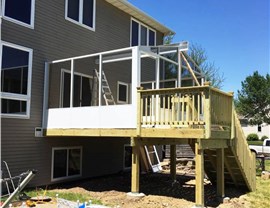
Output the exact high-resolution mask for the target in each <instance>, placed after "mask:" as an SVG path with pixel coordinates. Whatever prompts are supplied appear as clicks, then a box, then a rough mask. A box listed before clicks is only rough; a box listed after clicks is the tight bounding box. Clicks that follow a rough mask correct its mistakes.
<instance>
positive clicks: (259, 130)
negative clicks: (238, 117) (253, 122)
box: [258, 124, 262, 132]
mask: <svg viewBox="0 0 270 208" xmlns="http://www.w3.org/2000/svg"><path fill="white" fill-rule="evenodd" d="M258 132H262V125H260V124H259V125H258Z"/></svg>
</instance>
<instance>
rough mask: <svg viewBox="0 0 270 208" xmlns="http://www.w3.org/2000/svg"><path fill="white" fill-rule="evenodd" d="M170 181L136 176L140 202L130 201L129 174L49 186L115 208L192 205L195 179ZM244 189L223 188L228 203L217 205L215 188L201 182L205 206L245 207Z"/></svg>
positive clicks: (155, 175)
mask: <svg viewBox="0 0 270 208" xmlns="http://www.w3.org/2000/svg"><path fill="white" fill-rule="evenodd" d="M176 179H177V180H176V181H172V179H171V177H170V175H169V174H167V173H148V174H143V175H141V177H140V192H142V193H144V194H145V195H146V196H145V197H143V198H142V199H130V198H129V197H127V193H128V192H130V190H131V187H130V182H131V175H130V173H119V174H117V175H111V176H107V177H101V178H95V179H90V180H83V181H79V182H73V183H69V184H68V185H67V184H63V185H59V186H58V187H51V188H52V190H53V191H55V192H69V193H74V194H76V193H83V194H89V195H90V196H91V197H93V198H96V199H99V200H101V201H102V203H103V204H105V205H108V206H110V207H115V208H116V207H117V208H130V207H134V208H139V207H143V208H164V207H171V208H176V207H177V208H180V207H192V206H194V205H195V185H194V184H195V177H194V176H193V175H183V174H182V175H177V178H176ZM244 194H245V190H242V189H239V188H236V187H234V186H232V187H227V188H226V196H228V197H229V198H230V201H229V202H228V203H226V204H222V203H220V200H219V199H218V198H217V197H216V187H215V186H214V185H212V184H211V183H210V182H209V181H207V180H206V181H205V205H206V206H207V207H223V208H227V207H237V208H238V207H240V208H241V207H243V208H246V207H249V203H248V202H247V200H246V196H245V195H244Z"/></svg>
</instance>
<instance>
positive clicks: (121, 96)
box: [117, 82, 128, 103]
mask: <svg viewBox="0 0 270 208" xmlns="http://www.w3.org/2000/svg"><path fill="white" fill-rule="evenodd" d="M117 102H118V103H128V84H127V83H124V82H118V83H117Z"/></svg>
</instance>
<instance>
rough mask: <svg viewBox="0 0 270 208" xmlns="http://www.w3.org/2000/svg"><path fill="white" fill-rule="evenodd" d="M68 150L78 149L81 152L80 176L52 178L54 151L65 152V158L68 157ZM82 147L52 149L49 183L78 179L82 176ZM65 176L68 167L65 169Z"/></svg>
mask: <svg viewBox="0 0 270 208" xmlns="http://www.w3.org/2000/svg"><path fill="white" fill-rule="evenodd" d="M70 149H80V150H81V155H80V174H78V175H73V176H65V177H61V178H53V170H54V169H53V168H54V151H55V150H67V157H68V154H69V153H68V152H69V151H68V150H70ZM82 151H83V150H82V146H72V147H53V148H52V161H51V181H52V182H55V181H61V180H65V179H72V178H79V177H81V176H82V155H83V152H82ZM66 174H68V166H67V167H66Z"/></svg>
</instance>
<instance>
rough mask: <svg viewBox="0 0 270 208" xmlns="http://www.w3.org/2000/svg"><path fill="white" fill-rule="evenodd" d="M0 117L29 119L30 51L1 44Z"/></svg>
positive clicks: (12, 45)
mask: <svg viewBox="0 0 270 208" xmlns="http://www.w3.org/2000/svg"><path fill="white" fill-rule="evenodd" d="M1 50H2V56H1V59H2V61H1V63H2V65H1V116H2V117H13V118H29V117H30V99H31V78H32V49H29V48H25V47H22V46H18V45H14V44H11V43H7V42H1Z"/></svg>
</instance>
